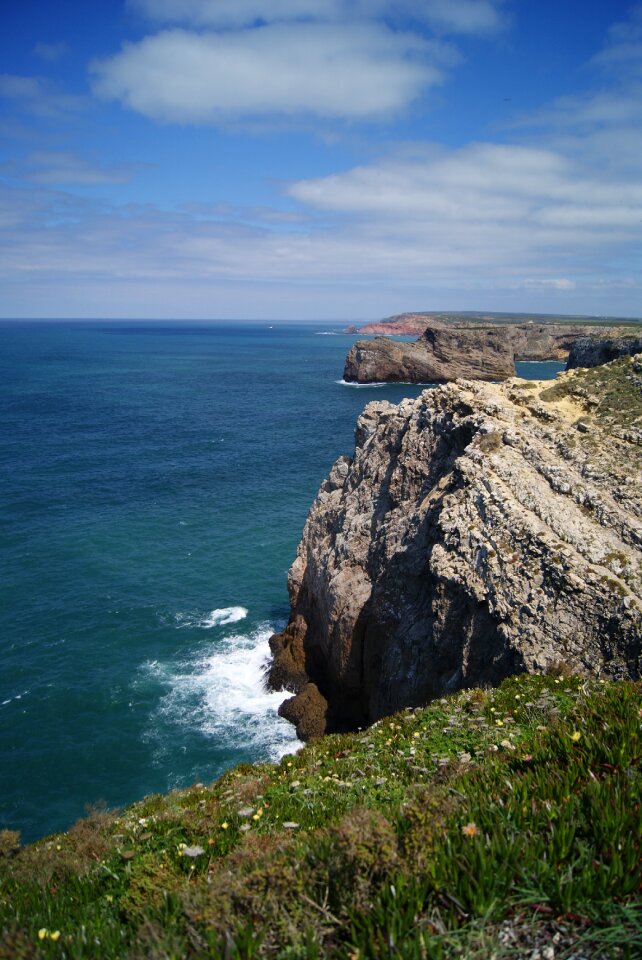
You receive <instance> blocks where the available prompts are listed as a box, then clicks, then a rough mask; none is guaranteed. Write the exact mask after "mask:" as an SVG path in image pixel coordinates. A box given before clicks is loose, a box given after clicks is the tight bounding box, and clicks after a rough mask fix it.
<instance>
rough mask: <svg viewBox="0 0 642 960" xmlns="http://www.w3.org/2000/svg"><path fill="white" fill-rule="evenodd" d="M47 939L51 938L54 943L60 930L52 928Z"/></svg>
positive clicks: (58, 937) (58, 936)
mask: <svg viewBox="0 0 642 960" xmlns="http://www.w3.org/2000/svg"><path fill="white" fill-rule="evenodd" d="M49 939H50V940H53V942H54V943H55V942H56V940H59V939H60V930H52V931H51V933H50V934H49Z"/></svg>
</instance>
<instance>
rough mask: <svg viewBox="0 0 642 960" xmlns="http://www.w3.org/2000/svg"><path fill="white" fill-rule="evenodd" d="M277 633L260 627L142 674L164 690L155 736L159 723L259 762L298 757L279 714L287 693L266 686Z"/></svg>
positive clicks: (296, 745)
mask: <svg viewBox="0 0 642 960" xmlns="http://www.w3.org/2000/svg"><path fill="white" fill-rule="evenodd" d="M229 609H239V610H242V609H243V608H242V607H240V608H229ZM219 622H220V621H219ZM273 633H274V626H273V625H271V624H269V623H262V624H259V626H258V627H257V628H256V629H255V630H252V631H250V632H248V633H245V634H232V635H230V636H227V637H224V638H222V639H221V640H219V641H217V642H216V645H215V646H213V647H211V648H210V649H209V650H208V651H207V653H205V654H203V652H202V649H201V652H200V655H195V656H194V657H193V658H191V659H186V660H182V661H179V662H174V663H172V664H162V663H159V662H157V661H155V662H153V663H148V664H146V665H145V667H144V672H146V673H147V675H148V676H150V677H153V678H154V679H156V680H158V681H160V682H161V683H162V684H163V686H165V687H166V692H165V693H164V695H163V696H162V697H161V699H160V702H159V705H158V708H157V711H156V716H155V717H154V718H153V724H154V727H155V731H156V733H160V731H159V729H158V721H161V723H162V725H163V726H165V725H167V724H169V725H172V726H173V725H178V726H180V727H183V728H185V727H188V728H189V729H191V730H198V731H199V732H200V733H202V734H204V735H205V736H207V737H212V738H213V739H216V741H217V742H218V743H225V742H228V743H229V744H230V746H232V745H233V746H234V747H235V748H238V747H240V748H245V749H248V750H251V751H252V752H253V753H255V754H256V755H257V758H259V757H263V758H265V759H271V760H279V759H280V758H281V757H283V756H285V754H287V753H294V752H295V751H296V750H297V749H298V748H299V747H300V746H301V743H300V741H299V740H298V739H297V736H296V733H295V730H294V727H293V726H292V725H291V724H290V723H288V722H287V721H286V720H283V719H282V718H281V717H279V715H278V713H277V709H278V707H279V704H281V703H282V702H283V699H284V694H283V692H282V691H281V692H274V691H272V690H268V689H267V688H266V684H265V672H266V669H267V664H268V660H269V656H270V647H269V643H268V641H269V638H270V636H271V635H272V634H273Z"/></svg>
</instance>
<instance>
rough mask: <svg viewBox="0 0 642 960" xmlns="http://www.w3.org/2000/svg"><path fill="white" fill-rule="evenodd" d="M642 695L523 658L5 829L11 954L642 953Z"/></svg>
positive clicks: (3, 884) (1, 950)
mask: <svg viewBox="0 0 642 960" xmlns="http://www.w3.org/2000/svg"><path fill="white" fill-rule="evenodd" d="M641 693H642V687H641V686H640V684H633V683H621V684H603V683H598V682H591V683H587V682H586V681H583V680H579V679H577V678H566V677H557V678H553V677H538V676H531V677H527V676H522V677H517V678H513V679H510V680H508V681H506V682H504V684H503V685H502V686H501V687H500V688H499V689H498V690H492V691H479V690H475V691H466V692H462V693H459V694H456V695H453V696H451V697H449V698H448V699H446V700H441V701H437V702H435V703H433V704H432V705H430V706H429V707H427V708H424V709H422V710H416V711H410V710H408V711H405V712H403V713H400V714H398V715H397V716H395V717H391V718H389V719H386V720H384V721H380V722H379V723H378V724H377V725H375V726H374V727H372V728H371V729H369V730H366V731H364V732H361V733H357V734H349V735H341V736H338V735H337V736H332V737H327V738H325V739H323V740H321V741H318V742H316V743H313V744H310V745H308V746H307V747H306V748H305V749H304V750H302V751H301V752H300V753H299V754H297V755H296V756H294V757H287V758H285V759H284V760H283V761H282V762H281V763H280V764H278V765H264V766H255V767H240V768H237V769H236V770H233V771H231V772H229V773H228V774H226V775H225V776H224V777H222V778H221V779H220V780H219V781H217V782H216V783H214V784H213V785H211V786H208V787H204V786H202V785H197V786H195V787H192V788H191V789H189V790H187V791H182V792H176V793H172V794H169V795H167V796H155V797H148V798H146V799H145V800H143V801H141V802H140V803H138V804H136V805H134V806H132V807H129V808H127V809H126V810H124V811H123V812H121V813H118V814H117V813H96V814H94V815H93V816H92V817H90V818H89V819H87V820H85V821H82V822H80V823H79V824H77V825H76V826H75V827H74V828H73V829H72V830H71V831H69V833H67V834H62V835H57V836H54V837H50V838H47V839H45V840H43V841H41V842H39V843H38V844H35V845H33V846H31V847H26V848H24V849H22V850H21V851H20V852H18V853H17V852H16V850H15V837H14V836H13V835H11V834H9V833H5V834H0V849H2V850H3V851H4V854H3V855H2V854H0V930H1V931H2V935H1V937H0V957H2V958H5V957H6V958H11V960H13V958H20V957H31V956H38V957H96V958H101V960H102V958H110V957H132V958H134V957H135V958H139V957H153V958H161V957H162V958H167V957H176V958H178V957H195V956H211V957H225V958H234V957H256V956H278V957H282V958H286V957H287V958H296V957H301V958H303V957H311V958H312V957H325V956H333V957H334V956H336V957H342V958H346V960H348V958H351V960H356V958H366V957H369V958H373V960H374V958H381V957H388V956H391V957H392V956H394V957H404V958H413V960H414V958H416V960H419V958H424V957H455V956H465V957H477V958H479V960H481V958H488V957H491V956H495V957H496V958H500V957H518V956H524V957H531V955H532V952H533V949H534V948H535V947H538V945H539V946H541V947H542V949H543V950H544V951H549V952H548V953H546V952H543V953H541V956H542V957H551V956H553V954H551V953H550V950H551V949H552V950H553V951H554V956H555V957H556V958H561V957H570V956H575V957H578V958H579V957H598V956H599V957H602V956H605V957H606V956H623V957H636V956H638V957H639V956H642V904H641V900H640V892H641V883H642V868H641V864H640V833H641V826H642V811H641V808H640V783H641V776H640V754H641V736H640V727H641V722H642V719H641V713H642V712H641V709H640V707H641V703H642V698H641V696H640V694H641Z"/></svg>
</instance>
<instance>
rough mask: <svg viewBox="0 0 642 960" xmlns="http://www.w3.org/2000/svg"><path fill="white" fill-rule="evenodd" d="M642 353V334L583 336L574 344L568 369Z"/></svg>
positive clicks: (596, 364)
mask: <svg viewBox="0 0 642 960" xmlns="http://www.w3.org/2000/svg"><path fill="white" fill-rule="evenodd" d="M635 353H642V335H641V336H639V337H609V338H604V337H581V338H580V339H579V340H576V341H575V342H574V343H573V344H572V345H571V349H570V352H569V355H568V360H567V361H566V369H567V370H574V369H575V368H576V367H597V366H599V365H600V364H602V363H608V362H609V361H610V360H616V359H617V358H618V357H631V356H633V354H635Z"/></svg>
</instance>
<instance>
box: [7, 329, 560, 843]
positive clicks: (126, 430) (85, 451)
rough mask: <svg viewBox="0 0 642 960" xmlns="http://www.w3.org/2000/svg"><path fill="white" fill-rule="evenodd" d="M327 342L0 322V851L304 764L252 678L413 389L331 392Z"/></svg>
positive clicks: (340, 347)
mask: <svg viewBox="0 0 642 960" xmlns="http://www.w3.org/2000/svg"><path fill="white" fill-rule="evenodd" d="M341 326H342V325H328V324H323V325H310V324H306V325H294V324H278V323H276V322H275V323H274V324H269V323H261V324H258V323H255V324H249V323H242V324H241V323H234V324H233V323H180V324H179V323H171V322H146V323H143V322H106V321H100V322H99V321H95V322H73V323H72V322H62V321H61V322H55V323H53V322H47V323H38V322H20V323H18V322H10V321H2V322H0V624H1V631H0V657H1V663H2V668H1V670H0V828H8V829H13V830H20V831H21V833H22V837H23V840H25V841H30V840H34V839H36V838H38V837H41V836H44V835H46V834H48V833H52V832H55V831H58V830H63V829H66V828H67V827H69V826H70V825H71V824H72V823H73V822H74V821H75V820H76V819H77V818H78V817H80V816H82V815H83V814H84V813H85V811H86V809H87V808H88V807H90V806H95V805H102V804H106V805H107V806H109V807H114V806H120V805H123V804H126V803H128V802H131V801H133V800H136V799H139V798H141V797H143V796H144V795H146V794H149V793H155V792H161V791H167V790H169V789H171V788H173V787H182V786H187V785H189V784H191V783H195V782H199V781H202V782H209V781H211V780H213V779H215V778H216V777H217V776H218V775H220V774H221V773H222V772H223V771H225V770H226V769H228V768H229V767H231V766H233V765H235V764H237V763H241V762H248V761H263V760H275V759H278V758H279V757H280V756H282V755H283V754H285V753H287V752H289V751H293V750H296V749H297V748H298V747H299V745H300V744H299V743H298V741H297V740H296V736H295V734H294V731H293V728H292V727H291V726H290V725H289V724H288V723H286V722H285V721H283V720H281V719H280V718H279V717H278V715H277V712H276V710H277V707H278V704H279V703H280V702H281V700H282V698H283V695H282V694H275V693H269V692H266V690H265V689H264V687H263V682H262V678H263V669H264V665H265V661H266V657H267V654H268V638H269V636H270V635H271V633H273V632H274V631H275V630H277V629H279V628H280V627H281V626H282V625H283V624H284V623H285V621H286V619H287V616H288V598H287V589H286V576H287V570H288V567H289V565H290V563H291V562H292V560H293V559H294V555H295V551H296V546H297V543H298V541H299V539H300V535H301V530H302V528H303V524H304V522H305V517H306V514H307V511H308V509H309V506H310V504H311V502H312V500H313V498H314V496H315V494H316V492H317V490H318V487H319V484H320V483H321V481H322V480H323V478H324V477H325V476H326V474H327V473H328V470H329V469H330V466H331V464H332V463H333V461H334V460H335V459H336V458H337V457H338V456H339V455H340V454H344V453H347V454H351V453H352V450H353V437H354V424H355V420H356V417H357V415H358V414H359V412H360V411H361V410H362V408H363V406H364V405H365V404H366V403H367V402H369V401H370V400H372V399H375V398H376V399H384V398H385V399H389V400H391V401H393V402H398V401H399V400H401V399H402V398H403V397H406V396H417V395H418V393H419V392H420V391H421V389H422V388H421V387H413V386H406V385H387V386H377V387H350V386H347V385H345V384H343V383H342V382H341V373H342V369H343V360H344V358H345V354H346V352H347V350H348V348H349V347H350V345H351V344H352V343H353V342H354V340H355V339H356V337H354V336H349V335H345V334H342V333H340V329H341ZM560 369H562V365H561V364H559V363H546V364H533V363H530V364H524V365H521V364H518V372H520V373H521V374H522V375H524V376H526V377H528V378H533V379H535V378H542V377H552V376H554V375H555V373H557V371H559V370H560Z"/></svg>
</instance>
